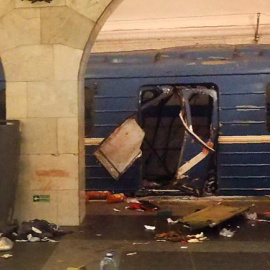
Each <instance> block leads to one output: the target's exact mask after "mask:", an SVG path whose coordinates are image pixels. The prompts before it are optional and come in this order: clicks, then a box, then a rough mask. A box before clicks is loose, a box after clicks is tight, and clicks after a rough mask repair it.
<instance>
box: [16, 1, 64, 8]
mask: <svg viewBox="0 0 270 270" xmlns="http://www.w3.org/2000/svg"><path fill="white" fill-rule="evenodd" d="M65 5H66V0H53V1H52V2H51V3H47V2H39V1H37V2H35V3H33V4H32V2H31V1H29V0H23V1H22V0H19V1H16V8H29V7H33V8H40V7H52V6H54V7H57V6H65Z"/></svg>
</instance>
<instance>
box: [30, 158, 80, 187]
mask: <svg viewBox="0 0 270 270" xmlns="http://www.w3.org/2000/svg"><path fill="white" fill-rule="evenodd" d="M26 174H27V175H28V176H29V178H30V189H31V190H36V189H38V190H42V191H43V192H47V191H51V190H62V189H64V190H74V189H78V185H79V184H78V156H77V155H72V154H67V155H30V156H29V169H28V172H27V173H26Z"/></svg>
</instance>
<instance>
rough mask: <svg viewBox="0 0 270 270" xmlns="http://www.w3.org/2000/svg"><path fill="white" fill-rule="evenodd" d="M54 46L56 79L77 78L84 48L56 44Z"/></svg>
mask: <svg viewBox="0 0 270 270" xmlns="http://www.w3.org/2000/svg"><path fill="white" fill-rule="evenodd" d="M53 47H54V72H55V79H56V80H77V79H78V74H79V68H80V63H81V59H82V54H83V50H78V49H73V48H70V47H67V46H63V45H60V44H56V45H54V46H53Z"/></svg>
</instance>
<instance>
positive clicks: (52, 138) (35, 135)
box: [21, 118, 57, 154]
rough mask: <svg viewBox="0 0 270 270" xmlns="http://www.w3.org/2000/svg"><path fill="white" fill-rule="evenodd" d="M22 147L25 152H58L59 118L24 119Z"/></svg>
mask: <svg viewBox="0 0 270 270" xmlns="http://www.w3.org/2000/svg"><path fill="white" fill-rule="evenodd" d="M21 149H22V153H23V154H57V119H56V118H28V119H24V120H23V121H22V146H21Z"/></svg>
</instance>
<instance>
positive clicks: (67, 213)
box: [57, 189, 80, 226]
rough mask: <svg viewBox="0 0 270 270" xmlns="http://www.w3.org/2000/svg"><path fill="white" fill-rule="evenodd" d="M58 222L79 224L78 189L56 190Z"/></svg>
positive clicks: (69, 224)
mask: <svg viewBox="0 0 270 270" xmlns="http://www.w3.org/2000/svg"><path fill="white" fill-rule="evenodd" d="M57 208H58V224H60V225H66V226H71V225H79V223H80V221H79V195H78V190H77V189H76V190H59V191H58V204H57Z"/></svg>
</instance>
